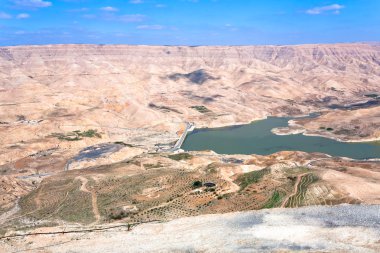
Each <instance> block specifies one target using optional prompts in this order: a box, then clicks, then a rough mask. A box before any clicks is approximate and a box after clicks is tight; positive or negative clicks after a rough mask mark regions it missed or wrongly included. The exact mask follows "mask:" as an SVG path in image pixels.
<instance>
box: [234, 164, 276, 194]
mask: <svg viewBox="0 0 380 253" xmlns="http://www.w3.org/2000/svg"><path fill="white" fill-rule="evenodd" d="M268 173H270V169H267V168H266V169H262V170H257V171H252V172H248V173H244V174H242V175H240V176H239V177H238V178H237V179H236V180H235V182H236V183H237V184H238V185H239V186H240V191H242V190H244V189H245V188H246V187H247V186H248V185H250V184H252V183H257V182H259V181H260V179H261V178H262V177H263V176H264V175H266V174H268Z"/></svg>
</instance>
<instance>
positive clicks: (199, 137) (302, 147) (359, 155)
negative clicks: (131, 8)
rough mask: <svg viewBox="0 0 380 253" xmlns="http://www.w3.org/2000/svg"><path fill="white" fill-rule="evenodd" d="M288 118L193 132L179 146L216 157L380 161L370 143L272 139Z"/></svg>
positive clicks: (379, 151) (379, 152)
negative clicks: (297, 154)
mask: <svg viewBox="0 0 380 253" xmlns="http://www.w3.org/2000/svg"><path fill="white" fill-rule="evenodd" d="M290 119H291V118H272V117H271V118H268V119H265V120H261V121H256V122H253V123H251V124H248V125H240V126H233V127H224V128H214V129H196V130H195V131H193V132H192V133H190V134H189V135H188V136H187V138H186V140H185V142H184V144H183V146H182V147H181V148H182V149H184V150H187V151H196V150H198V151H199V150H213V151H215V152H217V153H219V154H258V155H269V154H273V153H275V152H278V151H293V150H297V151H305V152H320V153H325V154H329V155H332V156H342V157H349V158H353V159H371V158H380V145H379V144H376V143H374V142H372V143H371V142H368V143H348V142H339V141H335V140H332V139H328V138H323V137H315V136H304V135H302V134H296V135H282V136H281V135H275V134H273V133H272V132H271V130H272V129H273V128H276V127H285V126H288V121H289V120H290Z"/></svg>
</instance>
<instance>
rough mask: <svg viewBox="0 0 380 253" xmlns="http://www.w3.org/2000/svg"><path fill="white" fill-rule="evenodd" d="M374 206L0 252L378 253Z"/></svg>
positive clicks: (155, 228) (186, 222)
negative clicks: (296, 252) (297, 252)
mask: <svg viewBox="0 0 380 253" xmlns="http://www.w3.org/2000/svg"><path fill="white" fill-rule="evenodd" d="M379 238H380V205H372V206H366V205H340V206H333V207H326V206H316V207H305V208H298V209H270V210H269V209H267V210H261V211H250V212H238V213H228V214H215V215H203V216H197V217H189V218H181V219H176V220H173V221H170V222H167V223H149V224H143V225H140V226H137V227H134V228H133V229H132V230H131V231H127V229H126V228H125V229H121V228H118V229H113V230H112V229H111V230H105V231H101V232H94V233H81V234H80V233H78V234H55V235H37V236H27V237H21V238H13V239H9V240H2V241H0V252H14V251H23V250H26V251H28V252H91V253H93V252H273V251H275V252H294V251H301V252H302V251H303V252H305V251H307V252H348V251H350V252H366V253H367V252H379V250H380V240H379Z"/></svg>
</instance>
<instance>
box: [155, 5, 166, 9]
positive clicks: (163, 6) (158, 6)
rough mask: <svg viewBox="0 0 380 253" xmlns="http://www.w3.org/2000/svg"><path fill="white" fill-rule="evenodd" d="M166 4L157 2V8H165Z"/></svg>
mask: <svg viewBox="0 0 380 253" xmlns="http://www.w3.org/2000/svg"><path fill="white" fill-rule="evenodd" d="M165 7H166V5H165V4H156V8H165Z"/></svg>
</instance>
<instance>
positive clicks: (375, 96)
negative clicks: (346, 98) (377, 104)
mask: <svg viewBox="0 0 380 253" xmlns="http://www.w3.org/2000/svg"><path fill="white" fill-rule="evenodd" d="M364 96H365V97H367V98H377V97H380V96H379V95H377V94H375V93H372V94H365V95H364Z"/></svg>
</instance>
